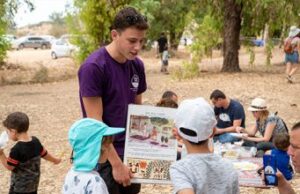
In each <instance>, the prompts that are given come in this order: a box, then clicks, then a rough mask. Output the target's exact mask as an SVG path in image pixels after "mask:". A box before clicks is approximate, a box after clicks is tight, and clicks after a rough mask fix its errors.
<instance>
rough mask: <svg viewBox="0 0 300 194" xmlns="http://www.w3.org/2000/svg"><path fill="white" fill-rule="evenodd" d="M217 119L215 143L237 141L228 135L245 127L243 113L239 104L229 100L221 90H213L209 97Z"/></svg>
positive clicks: (237, 139)
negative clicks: (237, 128)
mask: <svg viewBox="0 0 300 194" xmlns="http://www.w3.org/2000/svg"><path fill="white" fill-rule="evenodd" d="M210 100H211V102H212V103H213V105H214V106H215V107H214V111H215V115H216V118H217V122H218V123H217V126H216V128H217V130H216V135H215V137H214V140H215V141H220V142H221V143H227V142H230V143H233V142H235V141H239V140H240V139H239V138H236V137H235V136H233V135H232V134H230V133H233V132H236V127H245V111H244V108H243V106H242V105H241V103H240V102H238V101H236V100H233V99H229V98H227V97H226V96H225V94H224V93H223V92H222V91H221V90H214V91H213V92H212V93H211V95H210Z"/></svg>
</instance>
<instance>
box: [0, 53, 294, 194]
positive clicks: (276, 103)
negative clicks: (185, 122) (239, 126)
mask: <svg viewBox="0 0 300 194" xmlns="http://www.w3.org/2000/svg"><path fill="white" fill-rule="evenodd" d="M49 53H50V51H49V50H46V51H39V50H38V51H34V50H25V51H20V52H15V51H14V52H10V53H9V58H8V59H7V60H8V61H9V62H11V63H15V62H14V61H18V63H20V64H22V66H23V67H24V69H26V68H33V69H34V68H35V65H34V64H41V63H42V64H48V65H47V68H49V69H51V72H52V70H53V68H54V69H55V70H53V72H60V74H59V75H60V76H63V75H64V74H66V72H67V74H68V75H69V74H70V75H71V74H73V75H76V68H77V67H76V66H75V65H74V64H73V62H72V61H71V60H70V59H67V58H63V59H58V60H54V61H53V60H52V59H51V58H50V55H48V54H49ZM256 53H257V55H256V65H255V67H254V68H249V66H248V59H249V56H248V55H247V54H246V53H245V52H243V51H242V52H241V56H240V61H241V67H242V68H243V73H232V74H229V73H218V70H219V69H220V67H221V63H222V58H221V57H219V55H220V53H218V52H216V53H214V58H213V59H205V60H203V61H202V63H201V65H200V68H201V71H202V73H201V74H200V76H199V77H198V78H197V79H193V80H184V81H180V82H179V81H176V80H174V79H172V75H171V74H170V75H164V74H161V73H160V72H159V68H160V67H159V59H157V58H155V57H153V56H154V54H153V53H149V52H148V53H143V54H142V58H143V59H144V62H145V66H146V74H147V82H148V89H147V91H146V92H145V94H144V96H143V99H144V100H143V101H144V103H145V104H154V103H155V102H157V101H158V100H159V98H160V96H161V94H162V93H163V92H164V91H165V90H168V89H171V90H173V91H174V92H176V93H177V94H178V95H179V97H180V101H181V100H183V99H186V98H194V97H199V96H202V97H204V98H206V99H208V98H209V95H210V93H211V91H212V90H214V89H216V88H218V89H221V90H223V91H224V92H225V93H226V94H227V95H228V96H229V97H231V98H237V99H239V100H240V101H241V102H242V104H243V105H244V106H245V108H247V107H248V106H249V103H250V102H251V100H252V99H253V98H255V97H263V98H265V99H266V100H267V102H268V105H269V106H270V110H271V111H272V112H275V111H278V112H279V115H280V116H281V117H282V118H284V119H285V121H286V122H287V124H288V126H289V127H291V126H292V125H293V124H294V123H295V122H297V121H300V114H299V113H300V98H299V91H300V74H299V73H298V74H297V75H296V76H295V78H296V82H295V83H294V84H288V83H287V82H286V80H285V78H284V73H283V72H284V66H283V65H280V63H281V62H282V58H283V53H282V52H281V51H280V50H276V51H275V52H274V57H273V59H272V63H275V64H276V65H273V66H272V67H270V68H267V67H265V66H264V65H263V64H264V60H265V59H264V54H263V51H262V50H261V49H257V51H256ZM179 56H180V57H179V58H177V57H173V58H171V59H170V71H172V69H173V68H175V67H176V66H179V65H180V64H181V63H182V61H183V60H187V59H188V58H189V56H188V54H187V53H186V52H185V53H183V52H182V53H180V54H179ZM19 71H21V70H19ZM7 72H8V71H6V72H5V71H2V72H1V71H0V75H1V73H2V75H4V74H7ZM21 73H22V72H21ZM6 76H7V75H6ZM14 111H22V112H25V113H27V114H28V115H29V117H30V133H31V134H32V135H35V136H37V137H39V139H40V140H41V142H42V143H43V144H44V145H45V147H46V148H47V150H48V151H49V152H51V153H53V154H55V155H57V156H60V155H61V154H62V153H64V152H65V153H66V154H63V162H62V163H61V164H59V165H53V164H51V163H49V162H46V161H43V162H42V166H41V168H42V175H41V180H40V186H39V193H41V194H52V193H53V194H57V193H60V190H61V187H62V184H63V180H64V176H65V174H66V172H67V171H68V169H69V168H70V163H69V155H70V146H69V144H68V141H67V131H68V128H69V127H70V125H71V124H72V123H73V122H74V121H75V120H77V119H79V118H81V111H80V106H79V100H78V84H77V79H76V77H74V78H72V79H68V80H65V81H57V82H51V83H44V84H22V85H6V86H1V87H0V120H1V121H2V120H3V119H4V118H5V116H6V115H7V114H8V113H11V112H14ZM246 114H247V115H246V116H247V120H246V125H247V126H251V125H252V124H254V118H253V117H252V115H251V114H250V113H249V112H247V113H246ZM3 129H4V128H3V127H1V128H0V131H2V130H3ZM12 145H13V142H10V143H9V145H8V147H7V148H6V149H5V152H6V153H8V152H9V149H10V148H11V147H12ZM0 174H1V175H0V193H1V194H2V193H7V191H8V188H9V179H10V178H9V177H10V172H8V171H6V170H5V169H4V168H3V167H2V166H0ZM292 183H293V185H294V187H295V188H296V190H297V192H298V193H300V178H299V175H297V176H296V179H294V180H293V181H292ZM171 190H172V188H171V186H168V185H143V186H142V191H141V193H145V194H149V193H161V194H167V193H171ZM241 193H261V194H263V193H264V194H271V193H277V190H276V189H255V188H243V187H241Z"/></svg>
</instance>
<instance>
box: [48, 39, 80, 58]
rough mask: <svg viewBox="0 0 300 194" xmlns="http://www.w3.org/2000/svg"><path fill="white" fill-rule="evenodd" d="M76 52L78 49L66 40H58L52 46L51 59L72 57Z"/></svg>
mask: <svg viewBox="0 0 300 194" xmlns="http://www.w3.org/2000/svg"><path fill="white" fill-rule="evenodd" d="M78 50H79V49H78V47H76V46H75V45H72V44H71V43H70V42H69V41H68V40H67V39H58V40H56V41H55V42H54V43H53V44H52V47H51V57H52V59H57V58H58V57H72V56H73V54H74V52H76V51H78Z"/></svg>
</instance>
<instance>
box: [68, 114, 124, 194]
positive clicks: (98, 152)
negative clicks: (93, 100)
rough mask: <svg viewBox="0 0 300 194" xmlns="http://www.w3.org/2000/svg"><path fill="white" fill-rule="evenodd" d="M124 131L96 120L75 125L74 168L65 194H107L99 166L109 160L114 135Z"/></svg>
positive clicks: (71, 137)
mask: <svg viewBox="0 0 300 194" xmlns="http://www.w3.org/2000/svg"><path fill="white" fill-rule="evenodd" d="M124 130H125V129H124V128H112V127H108V126H107V125H106V124H104V123H103V122H100V121H98V120H95V119H90V118H84V119H81V120H78V121H76V122H75V123H74V124H73V125H72V126H71V128H70V130H69V142H70V144H71V146H72V149H73V152H72V158H71V160H72V164H73V167H72V168H71V169H70V170H69V172H68V174H67V176H66V178H65V183H64V186H63V188H62V193H63V194H87V193H88V194H97V193H101V194H108V190H107V187H106V184H105V182H104V180H103V179H102V178H101V177H100V175H99V173H98V172H97V169H96V167H97V163H98V161H99V158H100V162H105V160H107V155H106V153H107V152H106V149H108V146H109V144H110V143H111V142H112V138H111V136H112V135H115V134H117V133H121V132H123V131H124Z"/></svg>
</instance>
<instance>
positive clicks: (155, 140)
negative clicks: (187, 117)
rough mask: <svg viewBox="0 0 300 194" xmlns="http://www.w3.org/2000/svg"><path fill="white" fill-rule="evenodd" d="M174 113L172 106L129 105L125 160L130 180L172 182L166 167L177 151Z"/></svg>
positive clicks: (173, 159)
mask: <svg viewBox="0 0 300 194" xmlns="http://www.w3.org/2000/svg"><path fill="white" fill-rule="evenodd" d="M175 113H176V109H174V108H165V107H154V106H148V105H129V107H128V116H127V126H126V130H127V131H126V140H125V152H124V163H125V164H126V165H127V166H128V167H129V168H130V170H131V172H132V173H133V175H134V178H133V179H132V180H131V181H132V182H133V183H151V184H154V183H156V184H157V183H159V184H171V181H170V174H169V168H170V165H171V164H172V163H173V162H174V161H176V155H177V140H176V138H175V137H174V136H173V133H172V129H173V128H174V118H175Z"/></svg>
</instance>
